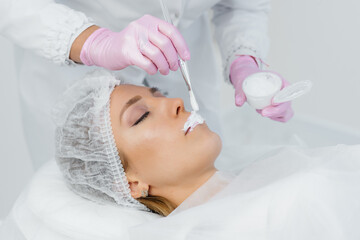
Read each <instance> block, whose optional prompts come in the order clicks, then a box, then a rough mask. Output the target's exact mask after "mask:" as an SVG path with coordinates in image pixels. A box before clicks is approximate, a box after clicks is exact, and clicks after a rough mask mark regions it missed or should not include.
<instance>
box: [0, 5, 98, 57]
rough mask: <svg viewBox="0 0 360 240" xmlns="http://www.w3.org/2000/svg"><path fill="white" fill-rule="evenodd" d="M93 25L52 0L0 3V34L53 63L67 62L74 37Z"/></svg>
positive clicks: (87, 19)
mask: <svg viewBox="0 0 360 240" xmlns="http://www.w3.org/2000/svg"><path fill="white" fill-rule="evenodd" d="M91 25H93V23H92V21H91V20H90V19H89V18H87V17H86V16H85V14H83V13H81V12H78V11H75V10H73V9H71V8H69V7H67V6H65V5H61V4H58V3H55V2H54V1H53V0H31V1H30V0H1V3H0V34H1V35H3V36H4V37H6V38H8V39H9V40H10V41H12V42H14V43H15V44H17V45H18V46H20V47H22V48H25V49H29V50H31V51H33V52H35V53H36V54H38V55H40V56H43V57H45V58H47V59H50V60H51V61H53V62H54V63H57V64H70V63H73V61H71V60H70V59H69V54H70V49H71V45H72V43H73V41H74V40H75V38H76V37H77V36H78V35H79V34H80V33H81V32H82V31H83V30H85V29H86V28H88V27H89V26H91Z"/></svg>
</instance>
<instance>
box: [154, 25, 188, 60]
mask: <svg viewBox="0 0 360 240" xmlns="http://www.w3.org/2000/svg"><path fill="white" fill-rule="evenodd" d="M159 21H160V23H159V25H158V29H159V31H160V32H161V33H162V34H164V35H165V36H167V37H168V38H169V39H170V40H171V42H172V44H173V46H168V47H166V48H164V49H163V50H164V51H165V52H167V51H168V50H169V49H171V48H172V47H175V49H176V52H177V53H178V54H179V55H180V57H181V59H182V60H184V61H188V60H190V51H189V48H188V46H187V44H186V42H185V39H184V38H183V36H182V35H181V34H180V32H179V30H178V29H177V28H176V27H175V26H173V25H172V24H170V23H167V22H165V21H162V20H159Z"/></svg>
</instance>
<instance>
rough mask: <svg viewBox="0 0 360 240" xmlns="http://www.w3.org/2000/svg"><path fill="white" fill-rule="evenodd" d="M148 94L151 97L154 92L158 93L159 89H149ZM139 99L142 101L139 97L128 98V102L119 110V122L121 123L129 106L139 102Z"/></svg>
mask: <svg viewBox="0 0 360 240" xmlns="http://www.w3.org/2000/svg"><path fill="white" fill-rule="evenodd" d="M149 92H150V93H151V94H152V95H154V93H155V92H159V89H158V88H156V87H152V88H149ZM141 99H142V97H141V96H140V95H136V96H135V97H132V98H130V99H129V101H127V102H126V103H125V106H124V107H123V108H122V109H121V112H120V121H121V119H122V115H123V114H124V112H125V111H126V109H128V108H129V107H130V106H131V105H133V104H134V103H136V102H138V101H140V100H141Z"/></svg>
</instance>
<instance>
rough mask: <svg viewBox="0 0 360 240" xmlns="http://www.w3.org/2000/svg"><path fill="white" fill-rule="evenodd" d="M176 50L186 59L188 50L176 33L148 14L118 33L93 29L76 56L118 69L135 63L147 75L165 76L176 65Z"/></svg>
mask: <svg viewBox="0 0 360 240" xmlns="http://www.w3.org/2000/svg"><path fill="white" fill-rule="evenodd" d="M177 53H178V54H179V55H180V57H181V58H182V59H183V60H184V61H187V60H189V59H190V52H189V49H188V47H187V45H186V43H185V40H184V38H183V37H182V36H181V34H180V32H179V31H178V30H177V29H176V28H175V27H174V26H173V25H171V24H170V23H167V22H165V21H163V20H161V19H158V18H155V17H153V16H150V15H145V16H143V17H141V18H140V19H138V20H136V21H134V22H132V23H130V24H129V25H128V26H127V27H126V28H125V29H124V30H122V31H121V32H112V31H110V30H108V29H106V28H100V29H97V30H96V31H94V32H93V33H92V34H91V35H90V36H89V37H88V38H87V39H86V41H85V43H84V45H83V47H82V49H81V52H80V59H81V61H82V63H84V64H85V65H88V66H91V65H96V66H101V67H104V68H107V69H110V70H121V69H123V68H126V67H128V66H130V65H136V66H138V67H140V68H142V69H144V70H145V71H146V72H147V73H149V74H152V75H153V74H155V73H156V72H157V71H158V70H159V72H160V73H161V74H164V75H167V74H168V73H169V70H173V71H176V70H177V69H178V67H179V64H178V57H177Z"/></svg>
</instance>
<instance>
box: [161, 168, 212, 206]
mask: <svg viewBox="0 0 360 240" xmlns="http://www.w3.org/2000/svg"><path fill="white" fill-rule="evenodd" d="M216 171H217V169H216V168H215V167H214V166H212V167H211V168H209V169H206V170H204V171H203V172H201V173H199V174H197V175H196V179H193V180H191V181H189V182H187V183H184V184H183V185H181V186H176V187H173V189H168V191H167V194H166V196H164V197H165V198H167V199H168V200H169V201H170V202H172V203H173V204H174V205H175V206H176V207H177V206H179V205H180V204H181V203H182V202H183V201H184V200H185V199H186V198H188V197H189V196H190V195H191V194H192V193H193V192H195V191H196V190H197V189H198V188H199V187H201V186H202V185H203V184H204V183H206V182H207V181H208V180H209V179H210V178H211V177H212V176H213V175H214V174H215V172H216Z"/></svg>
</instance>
